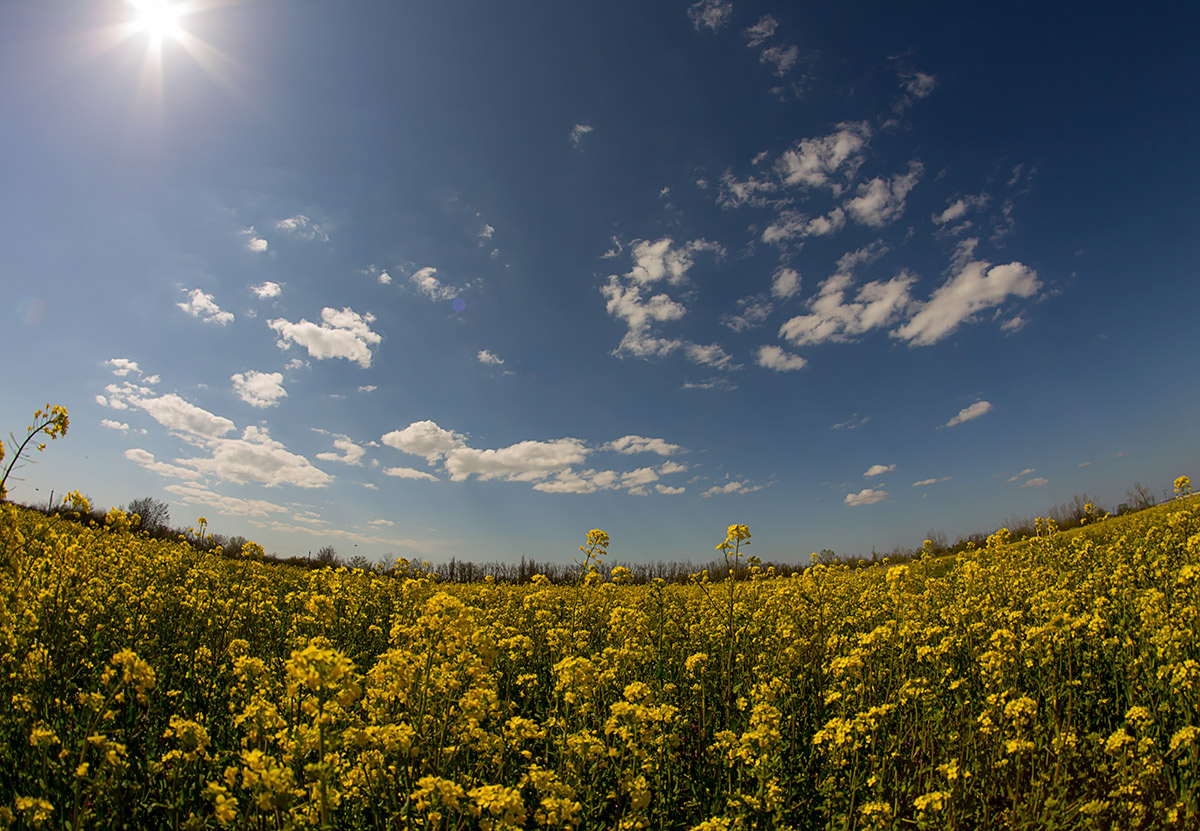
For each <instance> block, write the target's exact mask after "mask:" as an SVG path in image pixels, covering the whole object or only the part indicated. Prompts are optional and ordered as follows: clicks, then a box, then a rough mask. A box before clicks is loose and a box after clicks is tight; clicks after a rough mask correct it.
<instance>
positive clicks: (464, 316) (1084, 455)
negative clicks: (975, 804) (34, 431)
mask: <svg viewBox="0 0 1200 831" xmlns="http://www.w3.org/2000/svg"><path fill="white" fill-rule="evenodd" d="M175 5H176V8H175V11H176V12H178V16H177V17H176V18H175V19H174V21H173V22H171V23H170V25H168V26H166V28H165V29H164V31H163V32H162V33H161V34H160V33H156V32H154V31H151V29H150V26H149V23H148V21H147V19H146V17H145V16H144V12H145V11H146V10H147V8H149V3H148V0H146V2H142V3H141V4H140V6H139V5H135V4H133V3H130V2H127V0H105V1H104V2H84V0H42V1H41V2H34V1H33V0H17V1H16V2H11V3H6V4H4V7H3V9H2V10H0V158H2V159H3V162H4V170H5V174H4V179H3V182H4V183H3V187H2V189H0V251H2V252H3V258H2V259H0V274H2V275H3V276H2V279H3V287H4V293H3V302H4V304H5V313H4V317H3V321H4V322H3V325H2V326H0V348H2V349H3V353H4V354H5V355H6V357H7V360H5V361H4V364H3V369H2V370H0V389H2V390H3V394H2V395H0V431H3V432H4V433H5V434H7V432H8V431H9V430H12V431H14V433H15V432H16V431H18V430H20V429H22V428H23V427H24V425H25V424H27V423H28V421H29V418H30V416H31V415H32V413H33V411H34V410H35V409H36V408H38V407H39V406H41V405H42V404H44V403H45V402H47V401H50V402H52V403H58V404H63V405H65V406H66V407H67V408H68V410H69V411H70V414H71V420H72V421H71V428H70V431H69V433H68V435H67V436H66V437H65V438H63V439H60V440H59V441H56V442H53V443H51V444H50V445H49V446H48V447H47V448H46V451H45V452H44V453H42V454H40V455H36V456H35V461H36V464H30V465H28V466H25V467H23V468H22V469H21V470H20V471H18V473H17V475H18V476H20V477H21V479H20V481H16V482H10V488H9V490H10V497H11V498H12V499H14V500H16V501H21V502H29V503H38V502H44V501H45V500H46V499H47V498H48V496H49V494H50V492H51V490H53V491H54V493H55V494H63V493H65V492H66V491H68V490H71V489H78V490H80V491H82V492H85V493H87V494H89V495H90V496H91V497H92V498H93V499H94V500H95V501H96V502H97V503H99V504H100V505H103V506H106V507H107V506H115V505H121V504H124V503H126V502H128V501H129V500H130V499H133V498H135V497H139V496H154V497H156V498H159V499H162V500H164V501H166V502H168V503H169V504H170V506H171V516H172V522H173V524H176V525H182V526H186V525H189V524H192V523H194V521H195V519H196V518H197V517H199V516H201V515H203V516H205V517H207V518H208V521H209V529H210V530H212V531H218V532H221V533H225V534H241V535H245V536H247V537H250V538H251V539H254V540H256V541H258V542H260V543H261V544H262V545H264V546H265V547H266V548H267V549H268V550H269V551H272V552H274V553H277V554H280V555H283V556H289V555H296V554H299V555H304V554H305V553H306V552H310V551H313V552H315V551H316V550H317V549H318V548H320V547H321V546H323V545H333V546H335V547H336V548H337V550H338V551H339V553H340V554H342V555H344V556H347V557H349V556H353V555H355V554H363V555H364V556H367V557H369V558H378V557H379V556H381V555H383V554H384V553H393V554H395V555H398V556H405V557H409V558H416V559H427V560H430V561H431V562H440V561H444V560H446V559H448V558H449V557H451V556H455V557H459V558H464V559H472V560H475V561H477V562H482V561H493V560H502V561H515V560H519V559H520V557H521V556H522V555H525V556H529V557H533V558H536V559H539V560H544V559H549V560H556V561H570V560H571V559H572V558H573V557H575V556H577V554H578V546H579V545H580V544H582V543H583V542H584V537H585V535H586V533H587V531H588V530H589V529H591V528H596V527H599V528H603V529H604V530H606V531H607V532H608V533H609V534H610V536H611V538H612V545H611V548H610V551H611V554H610V556H611V557H612V558H614V559H620V560H628V561H635V562H641V561H651V560H658V559H663V560H690V561H693V562H706V561H708V560H709V559H711V558H712V557H714V556H715V554H716V552H715V551H714V550H713V548H714V546H715V545H716V544H717V543H719V542H720V541H721V540H722V539H723V538H724V533H725V527H726V526H727V525H729V524H731V523H747V524H749V525H750V529H751V532H752V533H753V535H754V537H753V547H752V549H751V552H752V553H755V554H758V555H759V556H761V557H763V558H764V559H775V560H782V561H792V562H795V561H807V557H808V555H809V554H810V553H811V552H813V551H818V550H820V549H822V548H831V549H834V550H835V551H837V552H839V553H843V554H848V555H849V554H869V553H870V552H871V550H872V549H873V548H874V549H876V550H878V551H880V552H883V551H887V550H890V549H891V548H893V547H894V546H897V545H904V546H919V545H920V543H921V540H922V539H923V538H924V536H925V534H926V532H927V531H928V530H930V529H934V530H942V531H944V532H945V533H946V534H947V536H948V537H949V538H950V539H951V540H953V539H954V538H955V537H957V536H959V535H963V534H969V533H973V532H990V531H993V530H995V528H996V527H998V526H999V525H1001V524H1003V523H1004V521H1005V520H1006V519H1008V518H1012V517H1032V516H1034V515H1036V514H1039V513H1044V512H1045V511H1046V509H1047V508H1049V507H1051V506H1054V505H1059V504H1061V503H1064V502H1067V501H1069V500H1071V499H1072V497H1073V496H1074V495H1075V494H1083V493H1087V494H1089V495H1091V496H1092V497H1094V498H1095V499H1097V500H1099V501H1100V502H1101V503H1102V504H1104V505H1105V506H1106V507H1109V508H1114V507H1116V505H1117V504H1118V503H1119V502H1122V501H1125V500H1126V492H1127V491H1128V489H1129V488H1131V487H1132V486H1133V484H1134V482H1135V481H1140V482H1142V483H1143V484H1144V485H1146V486H1147V487H1149V488H1150V489H1151V490H1153V491H1154V492H1155V493H1157V494H1159V495H1160V496H1161V494H1162V493H1163V491H1164V489H1169V488H1170V485H1171V481H1172V480H1173V479H1174V478H1175V477H1176V476H1179V475H1190V476H1191V477H1192V479H1193V481H1197V480H1200V443H1198V441H1197V431H1196V427H1195V424H1196V413H1197V405H1198V404H1200V384H1198V383H1197V374H1198V373H1197V369H1196V366H1197V354H1198V353H1197V337H1196V319H1197V312H1196V309H1197V306H1198V301H1200V279H1198V275H1197V267H1196V262H1197V259H1198V255H1200V250H1198V249H1200V234H1198V233H1197V231H1198V230H1200V221H1198V220H1200V209H1198V208H1197V200H1196V198H1195V194H1196V192H1197V191H1198V190H1200V162H1198V160H1197V154H1196V147H1197V145H1198V141H1197V139H1198V134H1200V129H1198V128H1200V101H1198V97H1200V96H1198V94H1197V93H1198V87H1200V52H1198V50H1196V48H1195V44H1196V42H1197V36H1198V35H1200V25H1198V24H1200V11H1197V8H1196V7H1195V6H1194V5H1193V4H1182V3H1170V4H1164V5H1162V6H1157V7H1155V8H1154V9H1146V8H1143V7H1134V6H1123V5H1105V4H1100V5H1096V4H1087V5H1084V4H1036V3H1017V4H1014V3H996V2H988V3H973V4H961V3H958V4H952V3H923V4H917V5H915V6H910V5H909V4H863V3H842V4H827V5H823V6H815V5H814V6H812V7H808V8H805V7H804V6H803V5H801V4H795V3H779V2H749V0H734V2H724V0H703V2H691V3H689V2H687V1H686V0H684V2H666V3H645V2H623V1H622V0H608V1H607V2H598V1H593V0H572V2H566V0H554V2H551V1H550V0H539V1H538V2H526V3H518V4H497V3H490V2H479V1H478V0H473V1H472V2H467V1H466V0H462V1H461V2H456V1H455V0H447V2H438V3H394V2H376V0H360V1H359V2H353V3H328V2H316V0H291V1H290V2H284V0H193V2H180V3H178V4H175ZM139 8H140V9H141V10H140V11H139ZM18 437H19V434H18Z"/></svg>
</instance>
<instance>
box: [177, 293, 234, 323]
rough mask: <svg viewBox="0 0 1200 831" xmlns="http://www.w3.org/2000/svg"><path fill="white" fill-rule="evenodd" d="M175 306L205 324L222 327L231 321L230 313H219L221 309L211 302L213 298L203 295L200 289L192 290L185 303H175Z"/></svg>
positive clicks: (231, 315)
mask: <svg viewBox="0 0 1200 831" xmlns="http://www.w3.org/2000/svg"><path fill="white" fill-rule="evenodd" d="M175 305H177V306H178V307H179V308H181V309H183V310H184V311H185V312H187V313H188V314H190V315H191V316H192V317H195V318H199V319H200V320H203V321H204V322H205V323H217V324H220V325H221V326H224V325H225V324H226V323H229V322H230V321H231V320H233V314H232V313H230V312H223V311H221V307H220V306H218V305H217V304H216V303H215V302H213V296H212V295H211V294H205V293H204V292H203V291H201V290H200V289H192V291H191V292H190V293H189V294H188V299H187V301H186V302H183V303H176V304H175Z"/></svg>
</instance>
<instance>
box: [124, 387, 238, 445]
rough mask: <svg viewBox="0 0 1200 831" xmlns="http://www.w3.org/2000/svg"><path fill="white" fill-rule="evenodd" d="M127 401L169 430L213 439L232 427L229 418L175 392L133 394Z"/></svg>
mask: <svg viewBox="0 0 1200 831" xmlns="http://www.w3.org/2000/svg"><path fill="white" fill-rule="evenodd" d="M128 401H129V403H130V404H133V405H135V406H137V407H140V408H141V409H143V410H145V411H146V412H147V413H149V414H150V416H151V417H152V418H153V419H154V420H155V421H157V422H158V423H159V424H161V425H163V426H164V427H166V428H168V429H170V430H180V431H182V432H185V433H193V434H195V435H197V436H203V437H205V438H209V439H215V438H218V437H220V436H223V435H225V434H226V433H228V432H229V431H230V430H232V429H233V428H234V424H233V422H232V421H230V420H229V419H227V418H225V417H223V416H219V415H214V414H213V413H210V412H209V411H208V410H204V409H201V408H200V407H197V406H196V405H195V404H191V403H189V402H187V401H184V400H183V399H182V398H180V397H179V396H178V395H176V394H175V393H167V394H166V395H162V396H158V397H156V398H143V397H140V396H137V395H134V396H130V397H129V398H128Z"/></svg>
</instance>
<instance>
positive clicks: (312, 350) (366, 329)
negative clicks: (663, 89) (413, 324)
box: [268, 306, 383, 369]
mask: <svg viewBox="0 0 1200 831" xmlns="http://www.w3.org/2000/svg"><path fill="white" fill-rule="evenodd" d="M374 320H375V316H374V315H372V314H370V313H368V314H365V315H360V314H358V313H357V312H355V311H354V310H353V309H351V308H350V307H348V306H347V307H346V308H344V309H342V310H341V311H338V310H337V309H331V308H328V307H326V308H324V309H322V310H321V321H322V322H321V324H320V325H317V324H316V323H310V322H309V321H307V320H304V319H301V320H300V321H299V322H298V323H292V322H291V321H288V320H284V319H283V318H278V319H276V320H272V321H270V322H269V324H268V325H269V326H270V327H271V328H272V329H274V330H275V331H276V332H278V333H279V346H280V347H281V348H287V346H288V345H289V343H297V344H299V345H301V346H303V347H304V348H305V349H307V350H308V354H309V355H311V356H312V357H314V358H317V359H319V360H324V359H326V358H345V359H346V360H348V361H354V362H355V363H357V364H358V365H359V366H361V367H363V368H364V369H365V368H367V367H369V366H370V365H371V347H372V346H375V345H377V344H378V343H379V342H380V341H381V340H382V339H383V338H382V337H380V336H379V335H378V334H376V333H375V332H373V331H371V327H370V325H369V324H371V323H372V322H374Z"/></svg>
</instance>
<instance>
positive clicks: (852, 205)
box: [846, 161, 924, 228]
mask: <svg viewBox="0 0 1200 831" xmlns="http://www.w3.org/2000/svg"><path fill="white" fill-rule="evenodd" d="M923 171H924V167H923V166H922V165H921V163H920V162H918V161H911V162H909V163H908V173H898V174H896V175H895V176H893V177H892V178H891V179H890V180H888V179H881V178H879V177H878V176H877V177H875V178H874V179H872V180H871V181H870V182H864V183H863V184H861V185H859V186H858V195H857V196H855V197H854V198H853V199H851V200H850V201H848V202H847V203H846V210H848V211H849V212H850V213H851V214H852V215H853V216H854V218H855V219H857V220H858V221H859V222H861V223H862V224H864V225H870V226H871V227H872V228H882V227H883V226H884V225H886V224H887V223H889V222H891V221H892V220H894V219H896V218H897V217H899V216H900V215H901V214H902V213H904V200H905V199H906V198H907V197H908V193H909V191H911V190H912V189H913V188H914V187H915V186H916V184H917V182H918V181H920V179H921V173H922V172H923Z"/></svg>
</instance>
